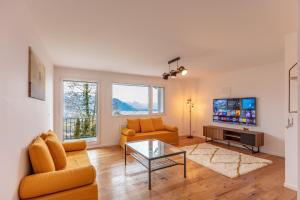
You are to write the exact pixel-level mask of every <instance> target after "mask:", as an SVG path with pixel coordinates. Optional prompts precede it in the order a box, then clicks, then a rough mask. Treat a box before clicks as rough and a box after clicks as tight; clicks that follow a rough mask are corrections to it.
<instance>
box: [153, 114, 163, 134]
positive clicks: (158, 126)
mask: <svg viewBox="0 0 300 200" xmlns="http://www.w3.org/2000/svg"><path fill="white" fill-rule="evenodd" d="M152 123H153V126H154V129H155V130H156V131H162V130H164V129H165V126H164V123H163V120H162V118H161V117H157V118H152Z"/></svg>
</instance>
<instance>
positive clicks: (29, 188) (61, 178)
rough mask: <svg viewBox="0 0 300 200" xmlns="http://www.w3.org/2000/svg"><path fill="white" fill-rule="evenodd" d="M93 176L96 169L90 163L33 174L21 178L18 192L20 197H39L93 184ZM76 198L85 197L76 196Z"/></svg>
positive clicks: (94, 176)
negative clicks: (73, 167)
mask: <svg viewBox="0 0 300 200" xmlns="http://www.w3.org/2000/svg"><path fill="white" fill-rule="evenodd" d="M95 178H96V170H95V168H94V167H93V166H92V165H89V166H85V167H79V168H75V169H67V170H60V171H55V172H51V173H41V174H34V175H30V176H26V177H24V178H23V179H22V181H21V184H20V189H19V194H20V197H21V199H29V198H34V197H40V196H43V195H49V194H53V193H56V192H61V191H66V190H70V189H74V188H78V187H81V186H85V185H89V184H93V183H94V181H95ZM49 199H50V198H49ZM51 199H55V198H51ZM68 199H71V198H68ZM76 199H85V198H79V197H78V198H76Z"/></svg>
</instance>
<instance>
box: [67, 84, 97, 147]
mask: <svg viewBox="0 0 300 200" xmlns="http://www.w3.org/2000/svg"><path fill="white" fill-rule="evenodd" d="M63 101H64V113H63V133H64V140H76V139H85V140H87V141H88V142H95V141H97V130H98V120H97V118H98V103H97V101H98V85H97V83H95V82H83V81H67V80H66V81H63Z"/></svg>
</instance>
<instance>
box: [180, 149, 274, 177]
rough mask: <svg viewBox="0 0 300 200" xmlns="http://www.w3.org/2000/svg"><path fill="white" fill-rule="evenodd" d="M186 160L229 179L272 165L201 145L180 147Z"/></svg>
mask: <svg viewBox="0 0 300 200" xmlns="http://www.w3.org/2000/svg"><path fill="white" fill-rule="evenodd" d="M181 149H183V150H185V151H186V156H187V158H188V159H190V160H193V161H194V162H196V163H199V164H200V165H203V166H205V167H207V168H209V169H211V170H214V171H216V172H218V173H220V174H223V175H224V176H227V177H229V178H235V177H238V176H241V175H243V174H246V173H248V172H251V171H254V170H256V169H259V168H262V167H265V166H267V165H269V164H272V161H270V160H266V159H262V158H257V157H254V156H251V155H246V154H243V153H239V152H236V151H232V150H228V149H224V148H221V147H218V146H215V145H212V144H208V143H201V144H196V145H191V146H185V147H181Z"/></svg>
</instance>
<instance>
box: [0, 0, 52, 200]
mask: <svg viewBox="0 0 300 200" xmlns="http://www.w3.org/2000/svg"><path fill="white" fill-rule="evenodd" d="M0 24H1V31H0V44H1V45H0V127H1V140H0V163H1V167H0V168H1V170H0V177H1V179H0V199H3V200H10V199H18V187H19V181H20V179H21V178H22V177H23V176H25V174H27V173H28V171H29V166H30V164H29V162H28V155H27V149H26V148H27V145H28V144H30V142H31V141H32V139H33V138H34V137H35V136H36V135H37V134H38V133H40V132H42V131H45V130H47V129H49V128H51V127H52V73H53V68H52V67H51V62H50V60H49V59H48V57H47V54H46V53H45V51H44V49H43V47H42V45H41V43H40V41H39V40H38V38H37V37H36V35H35V33H34V31H33V26H32V23H31V19H30V16H29V13H28V11H27V7H26V3H25V1H17V0H2V1H1V2H0ZM29 45H30V46H32V48H33V50H34V51H35V52H36V54H37V55H38V56H39V57H40V59H41V60H42V61H43V62H44V64H45V65H46V66H47V69H46V73H47V94H46V96H47V101H39V100H35V99H32V98H28V95H27V94H28V93H27V91H28V87H27V86H28V46H29Z"/></svg>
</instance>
